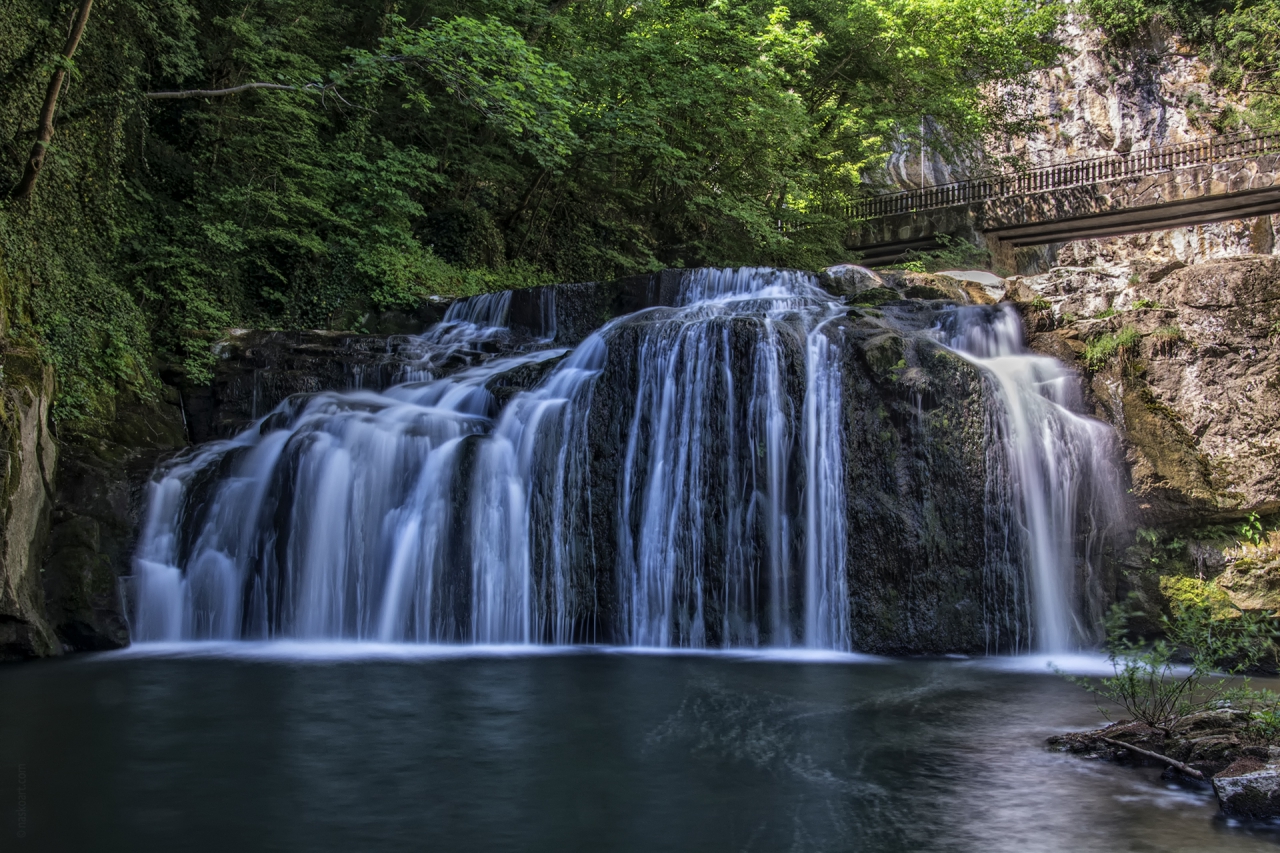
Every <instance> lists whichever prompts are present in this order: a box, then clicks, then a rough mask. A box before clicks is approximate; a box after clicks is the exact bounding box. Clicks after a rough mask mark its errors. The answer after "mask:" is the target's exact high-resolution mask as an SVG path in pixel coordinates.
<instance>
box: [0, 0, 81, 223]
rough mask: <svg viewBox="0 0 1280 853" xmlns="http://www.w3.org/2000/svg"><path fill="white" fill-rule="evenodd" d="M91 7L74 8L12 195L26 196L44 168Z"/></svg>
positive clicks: (23, 197) (32, 188)
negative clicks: (60, 99)
mask: <svg viewBox="0 0 1280 853" xmlns="http://www.w3.org/2000/svg"><path fill="white" fill-rule="evenodd" d="M92 9H93V0H82V2H81V3H80V6H79V8H78V9H77V10H76V15H75V18H74V19H72V22H71V32H70V33H69V34H68V35H67V42H66V44H65V45H64V46H63V48H62V54H61V59H62V61H61V62H60V63H58V67H57V69H56V70H55V71H54V72H53V76H52V77H50V78H49V88H48V89H47V91H46V94H45V96H44V107H43V108H42V109H41V110H40V119H39V122H38V123H37V125H36V141H35V144H34V145H32V146H31V154H30V155H28V157H27V164H26V166H25V167H24V168H23V171H22V177H21V178H20V179H19V180H18V182H17V183H16V184H14V185H13V189H11V190H10V191H9V196H10V197H11V198H15V199H23V200H25V199H29V198H31V193H32V192H33V191H34V190H35V188H36V179H37V178H38V177H39V176H40V170H41V169H43V168H44V158H45V156H46V155H47V154H48V152H49V143H50V142H52V141H53V118H54V114H55V113H56V112H57V109H58V95H59V93H61V91H62V82H63V80H64V79H65V78H66V75H67V71H68V70H69V69H70V68H71V67H72V65H71V60H72V58H73V57H74V56H75V55H76V48H78V47H79V46H80V38H81V36H83V35H84V28H85V26H86V25H87V24H88V23H89V12H90V11H91V10H92Z"/></svg>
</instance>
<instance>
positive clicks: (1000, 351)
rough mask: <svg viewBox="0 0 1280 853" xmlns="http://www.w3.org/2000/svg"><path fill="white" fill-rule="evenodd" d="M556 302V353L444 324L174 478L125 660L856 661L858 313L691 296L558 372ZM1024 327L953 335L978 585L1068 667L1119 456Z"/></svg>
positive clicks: (798, 283) (765, 298)
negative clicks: (518, 649)
mask: <svg viewBox="0 0 1280 853" xmlns="http://www.w3.org/2000/svg"><path fill="white" fill-rule="evenodd" d="M540 298H541V299H542V303H541V306H540V312H541V316H542V318H543V320H542V322H543V324H544V329H543V332H542V334H543V337H542V338H539V339H536V340H535V339H529V338H522V337H519V336H517V335H514V334H513V333H512V332H511V330H510V329H508V328H507V327H506V317H507V314H508V312H509V311H510V310H511V302H512V295H511V294H510V293H506V294H494V295H490V296H485V297H476V298H473V299H471V300H466V301H462V302H458V303H455V304H454V305H453V306H451V307H450V309H449V311H448V313H447V314H446V316H445V318H444V320H443V321H441V322H440V323H439V324H437V325H436V326H434V327H432V328H431V329H428V330H427V331H426V332H424V333H423V334H422V335H419V336H416V337H413V338H410V339H405V340H401V341H399V342H398V343H397V344H396V350H395V353H394V356H395V357H396V358H397V359H398V360H400V361H401V362H402V363H404V364H405V366H404V367H403V368H402V371H401V373H400V379H401V383H400V384H398V385H395V386H393V387H391V388H388V389H387V390H385V391H380V392H379V391H373V390H362V389H356V390H350V391H344V392H326V393H321V394H315V395H311V396H299V397H295V398H291V399H289V400H286V401H285V402H284V403H282V404H281V405H280V406H279V407H277V409H276V410H275V411H274V412H272V413H271V414H270V415H268V416H267V417H265V418H263V419H261V420H260V421H258V422H257V423H255V424H254V425H253V426H252V427H250V428H249V429H247V430H245V431H244V432H243V433H241V434H240V435H239V436H237V437H235V438H234V439H231V440H227V441H220V442H213V443H210V444H207V445H204V446H202V447H199V448H196V449H194V450H193V451H192V452H190V453H189V454H187V455H185V456H183V457H181V458H179V459H177V460H175V461H174V462H172V463H170V464H169V465H167V466H166V467H165V468H163V469H162V470H161V471H160V472H159V473H158V475H157V478H156V479H155V481H154V482H153V484H152V486H151V496H150V505H149V509H148V514H147V518H146V522H145V526H144V529H143V531H142V535H141V538H140V544H139V548H138V551H137V554H136V557H135V573H134V579H133V593H134V596H133V597H134V601H135V607H134V613H133V625H132V627H133V631H134V636H135V638H136V639H138V640H178V639H252V638H274V637H294V638H311V639H319V638H330V639H362V640H380V641H384V642H471V643H555V644H567V643H573V642H584V641H585V642H595V641H600V640H604V641H607V642H615V643H621V644H625V645H635V646H652V647H676V646H683V647H702V646H721V647H731V646H746V647H753V646H762V645H770V646H790V645H804V646H807V647H810V648H815V649H835V650H842V651H848V650H852V649H854V648H855V646H856V644H857V639H858V631H857V629H856V628H855V622H856V620H857V616H858V614H857V612H855V605H854V600H855V598H856V596H855V595H854V592H855V589H856V588H855V584H856V580H855V579H856V577H857V575H858V572H859V566H860V562H859V561H860V557H861V555H860V554H859V553H856V552H854V551H851V547H850V543H851V541H853V539H852V534H853V533H854V532H855V531H856V529H857V528H856V524H857V522H856V521H854V520H853V519H852V516H850V514H849V506H850V497H851V496H850V495H849V494H848V489H849V486H848V484H847V483H846V479H847V477H848V476H852V475H850V474H849V471H851V470H856V469H850V468H849V467H848V465H849V464H850V463H849V460H848V457H847V452H848V451H847V449H846V447H845V443H846V430H847V429H848V428H849V427H848V421H847V420H846V419H847V417H848V416H847V410H848V405H849V404H850V402H851V401H849V400H846V399H845V398H846V395H848V394H850V388H849V387H846V378H845V372H846V370H847V369H848V364H847V361H848V357H849V355H850V352H852V350H848V349H847V345H846V340H847V336H846V332H847V331H848V329H849V328H850V327H849V321H847V320H845V319H844V318H845V315H846V313H847V310H848V309H847V308H846V307H845V306H844V305H843V304H842V303H840V302H839V301H838V300H835V299H834V298H832V297H831V296H830V295H828V294H827V293H826V292H825V291H823V290H822V289H821V288H819V287H818V284H817V279H816V277H815V276H813V275H810V274H807V273H799V272H786V271H778V270H767V269H740V270H698V271H693V272H689V273H685V274H684V275H683V277H682V279H681V285H680V289H679V292H678V294H673V295H672V297H667V298H669V299H670V301H671V302H672V303H673V304H668V305H667V306H665V307H652V308H647V309H644V310H641V311H638V312H636V313H634V314H630V315H626V316H622V317H618V318H616V319H614V320H611V321H610V322H608V323H606V324H605V325H604V326H603V327H602V328H600V329H599V330H598V331H596V332H595V333H594V334H592V335H590V336H589V337H588V338H587V339H586V340H585V341H583V342H582V343H581V344H580V345H578V346H577V347H576V348H575V349H574V350H573V351H572V352H569V351H567V350H564V349H555V348H552V343H553V338H554V336H555V306H554V291H553V290H551V289H548V290H547V291H545V292H543V293H542V294H541V296H540ZM872 322H873V324H874V323H882V324H892V323H893V322H896V321H893V320H892V319H884V320H876V321H872ZM1019 322H1020V321H1019V320H1018V318H1017V316H1016V315H1015V314H1013V313H1012V311H1011V309H1009V310H1004V311H995V310H993V309H956V310H952V311H950V312H948V313H947V314H946V315H945V316H944V318H943V320H942V325H941V329H942V331H941V332H940V333H939V334H941V335H942V336H943V337H944V339H945V340H946V341H947V343H948V345H949V346H950V347H951V348H952V349H953V350H955V351H956V352H958V353H960V354H961V355H962V356H963V357H964V358H966V359H968V360H969V361H970V362H972V363H973V364H975V365H976V366H977V367H978V368H979V369H980V370H981V371H982V372H983V374H984V375H986V376H988V377H989V386H990V394H989V395H988V396H989V397H990V400H989V418H988V420H989V423H988V432H989V441H988V446H989V453H988V457H989V458H988V464H987V467H988V472H989V477H988V479H989V485H988V516H989V520H988V525H987V531H988V532H987V542H986V543H985V548H986V554H987V559H988V561H989V562H990V563H991V564H992V565H993V566H995V568H996V569H998V570H999V571H1000V572H1003V573H1004V574H1005V575H1007V576H1009V577H1020V576H1021V575H1022V573H1023V572H1024V568H1025V569H1026V571H1027V572H1029V573H1030V575H1031V578H1032V579H1031V583H1030V585H1029V588H1030V589H1031V590H1032V592H1033V593H1034V595H1033V596H1032V599H1033V600H1034V606H1031V605H1030V604H1026V606H1027V607H1029V608H1030V609H1031V610H1032V611H1033V613H1032V618H1031V619H1030V620H1019V619H1014V620H1007V621H1010V622H1013V623H1018V624H1021V623H1022V622H1025V621H1030V622H1031V623H1032V624H1034V626H1035V628H1034V630H1035V632H1036V645H1037V647H1039V648H1044V649H1055V650H1056V649H1061V648H1066V647H1068V646H1070V645H1072V644H1073V643H1075V642H1078V641H1079V639H1080V638H1081V637H1084V636H1086V635H1087V632H1086V631H1085V630H1084V629H1082V628H1080V627H1078V626H1076V625H1075V624H1074V622H1073V617H1072V616H1071V614H1072V613H1073V612H1075V611H1076V609H1077V608H1076V605H1075V602H1074V600H1073V597H1075V596H1076V593H1077V590H1076V586H1077V585H1076V584H1075V583H1074V581H1073V580H1072V578H1073V576H1074V575H1075V574H1076V573H1077V571H1076V569H1077V567H1076V560H1075V555H1076V541H1077V539H1079V538H1081V537H1080V536H1078V535H1077V533H1076V531H1077V522H1078V521H1079V520H1080V516H1081V514H1082V513H1083V512H1084V511H1085V510H1087V509H1088V508H1090V507H1093V506H1094V505H1095V504H1097V503H1098V497H1097V496H1098V495H1100V494H1102V493H1103V491H1104V489H1103V485H1105V484H1107V483H1110V479H1109V472H1107V471H1104V470H1103V469H1104V468H1105V467H1106V462H1107V458H1108V457H1107V454H1106V452H1105V451H1107V450H1108V449H1109V445H1107V442H1108V441H1109V440H1110V434H1109V432H1107V430H1106V428H1105V427H1103V426H1102V425H1101V424H1099V423H1097V422H1094V421H1091V420H1089V419H1086V418H1082V417H1080V416H1077V415H1074V414H1072V413H1071V412H1070V411H1069V408H1070V404H1071V402H1072V401H1071V400H1070V399H1069V396H1070V394H1069V389H1070V388H1071V387H1073V386H1072V380H1071V378H1070V374H1068V373H1066V372H1065V370H1064V369H1063V368H1062V367H1061V366H1060V365H1057V363H1056V362H1053V361H1052V360H1051V359H1045V358H1041V357H1037V356H1029V355H1027V354H1026V353H1025V352H1024V350H1023V348H1022V345H1021V339H1020V336H1019V335H1020V325H1019ZM887 327H888V326H882V327H881V328H887ZM931 346H933V344H931ZM530 375H541V377H542V378H541V379H540V380H539V381H537V382H536V383H533V384H532V387H530V385H529V381H528V379H527V378H526V379H519V380H512V379H510V377H516V376H525V377H528V376H530ZM510 381H516V382H517V383H518V387H525V388H527V390H523V391H518V392H514V393H513V392H511V391H510V390H509V389H508V390H506V391H503V392H502V396H503V397H505V398H506V402H505V404H502V405H500V404H499V402H498V399H497V398H495V393H494V391H495V389H497V388H499V387H501V386H503V385H504V384H507V383H509V382H510ZM1086 538H1087V537H1086ZM1087 557H1088V554H1086V562H1087ZM1026 586H1027V585H1026V584H1023V587H1024V588H1025V587H1026ZM1030 600H1031V599H1028V601H1030ZM1019 606H1022V605H1019ZM989 621H991V622H992V623H998V622H1000V620H999V619H991V620H989ZM995 647H998V648H1010V647H1012V648H1015V649H1016V648H1022V649H1026V648H1027V644H1026V643H1025V642H1024V640H1023V639H1022V638H1014V640H1013V641H1012V642H1007V641H1006V638H998V640H997V642H996V643H995Z"/></svg>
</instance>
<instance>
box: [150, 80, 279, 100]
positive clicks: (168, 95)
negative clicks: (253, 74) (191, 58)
mask: <svg viewBox="0 0 1280 853" xmlns="http://www.w3.org/2000/svg"><path fill="white" fill-rule="evenodd" d="M250 89H273V90H275V91H277V92H297V91H300V89H299V87H298V86H290V85H287V84H285V83H242V84H240V85H239V86H231V87H228V88H226V89H183V90H182V91H180V92H144V93H143V97H146V98H150V99H151V100H153V101H177V100H181V99H183V98H220V97H222V96H224V95H238V94H239V93H241V92H247V91H249V90H250Z"/></svg>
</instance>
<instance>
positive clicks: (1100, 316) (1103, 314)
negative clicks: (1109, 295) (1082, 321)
mask: <svg viewBox="0 0 1280 853" xmlns="http://www.w3.org/2000/svg"><path fill="white" fill-rule="evenodd" d="M1119 313H1120V312H1119V311H1117V310H1116V309H1114V308H1103V309H1102V310H1101V311H1099V312H1098V313H1097V314H1094V315H1093V319H1095V320H1105V319H1107V318H1108V317H1114V316H1116V315H1117V314H1119Z"/></svg>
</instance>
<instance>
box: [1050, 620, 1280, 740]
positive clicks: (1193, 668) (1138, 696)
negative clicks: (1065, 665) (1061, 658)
mask: <svg viewBox="0 0 1280 853" xmlns="http://www.w3.org/2000/svg"><path fill="white" fill-rule="evenodd" d="M1132 616H1133V614H1131V613H1130V612H1129V611H1128V610H1127V609H1126V608H1124V607H1123V606H1121V605H1116V606H1114V607H1113V608H1112V609H1111V612H1110V614H1109V615H1108V617H1107V622H1106V628H1107V656H1108V660H1109V661H1110V662H1111V665H1112V668H1113V673H1114V674H1113V675H1109V676H1106V677H1104V678H1101V679H1092V678H1083V677H1078V676H1066V677H1067V679H1068V680H1069V681H1071V682H1072V683H1074V684H1077V685H1079V686H1081V687H1083V688H1084V689H1085V690H1088V691H1089V692H1090V693H1092V694H1094V695H1095V696H1096V697H1098V699H1100V700H1102V701H1104V702H1106V703H1110V704H1113V705H1117V706H1119V707H1121V708H1123V709H1124V711H1125V713H1126V715H1127V716H1129V717H1130V718H1132V719H1134V720H1139V721H1141V722H1143V723H1146V724H1147V725H1149V726H1152V727H1156V728H1164V729H1168V728H1169V727H1170V726H1171V725H1173V724H1174V723H1176V722H1177V721H1178V719H1180V718H1181V717H1185V716H1187V715H1189V714H1193V713H1196V712H1198V711H1202V710H1206V709H1208V708H1213V707H1218V706H1220V705H1222V704H1232V703H1235V704H1247V705H1250V707H1252V703H1254V702H1256V701H1257V700H1258V699H1259V698H1260V695H1259V694H1258V693H1256V692H1254V691H1252V690H1250V689H1249V687H1248V682H1247V679H1246V680H1245V681H1244V682H1243V683H1239V682H1237V681H1235V680H1234V679H1233V678H1231V676H1239V675H1240V674H1241V673H1244V672H1246V671H1248V670H1250V669H1252V668H1254V667H1256V666H1257V665H1258V663H1259V662H1260V661H1261V660H1262V659H1263V658H1264V657H1265V656H1266V655H1268V654H1270V653H1272V652H1273V650H1274V640H1275V628H1274V627H1272V626H1271V624H1270V620H1269V619H1267V618H1266V617H1265V616H1262V615H1259V614H1246V613H1241V612H1239V611H1235V612H1234V613H1233V614H1232V616H1231V618H1223V616H1222V614H1221V613H1220V612H1219V611H1217V610H1216V609H1215V608H1214V607H1212V606H1207V605H1200V604H1194V603H1180V604H1177V605H1175V607H1174V611H1173V615H1172V616H1171V617H1170V616H1165V617H1162V619H1161V627H1162V628H1163V632H1164V636H1163V637H1161V638H1160V639H1157V640H1156V641H1154V642H1145V641H1144V640H1142V639H1135V638H1133V637H1132V636H1130V634H1129V631H1128V624H1129V620H1130V619H1131V618H1132ZM1181 657H1185V658H1186V661H1185V663H1179V659H1180V658H1181ZM1102 707H1103V706H1102V705H1100V706H1099V708H1100V709H1101V708H1102ZM1104 713H1105V710H1104Z"/></svg>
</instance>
